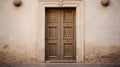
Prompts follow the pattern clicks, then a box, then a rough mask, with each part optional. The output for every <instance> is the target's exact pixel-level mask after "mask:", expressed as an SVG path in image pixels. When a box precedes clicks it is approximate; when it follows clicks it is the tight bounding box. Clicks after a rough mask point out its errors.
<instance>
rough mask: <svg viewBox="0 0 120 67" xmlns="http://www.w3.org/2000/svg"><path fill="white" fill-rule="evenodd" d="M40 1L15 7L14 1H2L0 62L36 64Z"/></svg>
mask: <svg viewBox="0 0 120 67" xmlns="http://www.w3.org/2000/svg"><path fill="white" fill-rule="evenodd" d="M38 4H39V1H38V0H23V3H22V6H21V7H18V8H17V7H15V6H14V5H13V0H0V62H5V63H9V62H10V63H12V62H13V63H24V62H25V63H34V62H35V61H36V37H37V18H38V16H39V15H38V14H37V13H38V8H37V7H38V6H39V5H38Z"/></svg>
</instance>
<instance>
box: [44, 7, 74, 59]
mask: <svg viewBox="0 0 120 67" xmlns="http://www.w3.org/2000/svg"><path fill="white" fill-rule="evenodd" d="M45 33H46V40H45V41H46V42H45V43H46V60H75V54H76V53H75V9H74V8H69V9H65V8H59V9H58V8H47V9H46V32H45Z"/></svg>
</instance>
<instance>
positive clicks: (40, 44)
mask: <svg viewBox="0 0 120 67" xmlns="http://www.w3.org/2000/svg"><path fill="white" fill-rule="evenodd" d="M50 7H57V8H59V7H60V8H61V7H63V8H64V7H75V8H76V62H84V54H85V53H84V43H85V40H84V39H85V36H84V34H85V33H84V27H85V26H84V25H85V23H84V0H83V1H66V2H40V7H39V8H40V9H39V11H40V12H39V23H38V24H39V27H38V28H39V31H38V37H37V49H36V51H37V55H36V56H37V60H38V61H39V62H43V63H44V62H45V18H46V17H45V9H46V8H50Z"/></svg>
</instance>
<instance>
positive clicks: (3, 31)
mask: <svg viewBox="0 0 120 67" xmlns="http://www.w3.org/2000/svg"><path fill="white" fill-rule="evenodd" d="M12 1H13V0H0V63H36V62H38V63H40V62H43V60H44V58H39V56H40V57H43V56H44V55H43V54H44V53H43V52H44V51H42V50H44V49H38V48H37V47H43V46H44V45H43V44H42V43H44V42H43V41H44V40H43V39H42V37H43V36H40V35H44V34H43V32H44V30H43V29H42V27H44V26H43V25H44V24H41V23H42V22H41V21H43V20H40V19H39V18H41V17H42V16H41V11H43V10H41V9H40V0H23V3H22V6H21V7H15V6H14V5H13V2H12ZM81 1H85V17H84V18H82V17H81V18H82V19H83V20H85V22H82V23H81V22H80V23H79V24H84V23H85V27H84V28H85V63H120V58H119V56H120V49H119V48H120V45H119V44H120V30H119V28H120V19H119V17H120V15H119V14H120V9H119V8H120V7H119V6H120V1H119V0H110V1H111V2H110V6H108V7H103V6H102V5H101V4H100V0H81ZM78 2H79V1H78ZM81 3H84V2H81ZM41 6H42V5H41ZM79 6H80V5H79ZM81 8H82V7H81ZM83 8H84V7H83ZM42 9H43V8H42ZM78 11H79V10H78ZM80 13H82V11H81V10H80ZM83 13H84V12H83ZM81 16H84V15H83V14H81ZM79 28H81V27H79ZM82 28H83V27H82ZM41 31H42V33H41ZM77 41H78V40H77ZM80 48H81V49H83V48H84V47H83V46H82V47H80ZM81 49H77V51H78V52H79V50H81ZM39 50H41V51H42V52H41V51H39ZM38 54H39V55H38ZM40 54H42V55H40ZM83 54H84V53H83ZM78 60H79V59H78Z"/></svg>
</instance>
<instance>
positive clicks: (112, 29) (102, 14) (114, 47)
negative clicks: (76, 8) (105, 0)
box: [85, 0, 120, 63]
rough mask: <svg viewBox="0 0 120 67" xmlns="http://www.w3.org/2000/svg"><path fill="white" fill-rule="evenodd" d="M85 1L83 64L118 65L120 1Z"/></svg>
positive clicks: (119, 54)
mask: <svg viewBox="0 0 120 67" xmlns="http://www.w3.org/2000/svg"><path fill="white" fill-rule="evenodd" d="M100 1H101V0H85V62H86V63H90V62H93V63H120V57H119V56H120V0H110V5H109V6H108V7H103V6H102V5H101V4H100Z"/></svg>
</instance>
